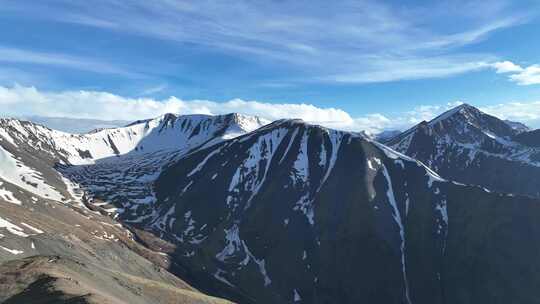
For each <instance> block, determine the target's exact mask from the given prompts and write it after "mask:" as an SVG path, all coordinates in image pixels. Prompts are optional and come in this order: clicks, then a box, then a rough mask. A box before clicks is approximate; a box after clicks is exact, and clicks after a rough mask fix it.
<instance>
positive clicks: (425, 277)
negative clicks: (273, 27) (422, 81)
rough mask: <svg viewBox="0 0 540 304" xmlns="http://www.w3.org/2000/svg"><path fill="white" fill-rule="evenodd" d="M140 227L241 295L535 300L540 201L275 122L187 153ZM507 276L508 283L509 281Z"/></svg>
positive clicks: (215, 289) (367, 144)
mask: <svg viewBox="0 0 540 304" xmlns="http://www.w3.org/2000/svg"><path fill="white" fill-rule="evenodd" d="M155 191H156V195H157V199H158V200H157V202H156V204H155V209H154V210H153V214H152V215H150V216H148V215H141V218H145V220H143V221H141V222H140V223H139V225H141V226H144V227H146V228H147V229H150V230H152V231H154V233H156V234H158V235H160V236H161V237H162V238H165V239H168V240H171V241H173V242H175V243H176V244H177V250H176V253H175V254H174V256H173V259H174V260H175V262H176V264H177V265H179V267H181V268H182V269H184V271H186V272H188V273H189V274H190V276H191V277H192V281H193V282H195V283H196V286H198V287H201V286H202V287H204V289H205V290H209V291H211V292H212V293H215V294H218V295H220V296H225V297H229V298H231V299H234V300H237V301H238V302H240V303H292V302H299V303H484V302H485V301H488V302H490V303H508V302H512V301H514V300H515V299H516V298H519V299H521V301H519V302H520V303H534V301H536V299H538V298H539V296H540V292H538V291H536V288H535V287H534V286H535V285H536V284H538V283H540V275H538V273H537V272H536V270H533V269H537V267H540V258H538V256H539V255H538V254H539V253H540V247H539V245H535V244H540V243H539V242H538V241H539V239H540V224H538V221H536V220H535V216H534V215H533V214H538V212H540V204H539V203H540V202H539V201H537V200H533V199H528V198H523V197H512V196H504V195H499V194H494V193H489V192H488V191H486V190H483V189H481V188H477V187H471V186H462V185H458V184H455V183H452V182H447V181H444V180H442V179H441V178H439V177H438V176H437V175H436V174H435V173H433V172H431V171H430V170H429V169H427V168H426V167H424V166H423V165H422V164H420V163H418V162H417V161H414V160H412V159H409V158H407V157H404V156H401V155H398V154H397V153H395V152H393V151H392V150H390V149H388V148H386V147H384V146H382V145H380V144H377V143H375V142H371V141H369V140H367V139H365V138H362V137H355V136H353V135H351V134H348V133H342V132H336V131H331V130H327V129H323V128H320V127H314V126H309V125H305V124H303V123H300V122H296V121H281V122H276V123H274V124H272V125H269V126H267V127H264V128H262V129H259V130H258V131H256V132H253V133H250V134H248V135H245V136H242V137H240V138H237V139H234V140H231V141H227V142H224V143H222V144H219V145H217V146H214V147H212V148H209V149H205V150H201V151H197V152H194V153H192V154H190V155H187V156H185V157H184V158H182V159H180V160H179V161H178V162H177V163H176V164H175V165H173V166H171V167H170V168H168V169H167V170H166V171H165V172H164V173H162V175H161V176H160V178H159V179H158V181H157V183H156V186H155ZM509 281H512V282H509Z"/></svg>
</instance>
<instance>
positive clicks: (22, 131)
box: [0, 114, 267, 164]
mask: <svg viewBox="0 0 540 304" xmlns="http://www.w3.org/2000/svg"><path fill="white" fill-rule="evenodd" d="M266 123H267V121H265V120H263V119H260V118H258V117H250V116H244V115H240V114H228V115H218V116H211V115H184V116H176V115H174V114H165V115H162V116H160V117H157V118H154V119H148V120H142V121H136V122H134V123H132V124H129V125H127V126H126V127H121V128H110V129H102V130H96V131H94V132H90V133H87V134H69V133H65V132H60V131H56V130H52V129H49V128H46V127H43V126H40V125H37V124H34V123H31V122H27V121H20V120H16V119H1V120H0V138H3V139H4V140H6V141H7V142H9V143H11V144H13V145H15V146H18V145H31V146H32V147H38V148H40V149H42V150H43V151H45V152H47V153H49V154H50V155H51V156H53V157H57V158H59V159H60V160H61V161H63V162H65V163H70V164H84V163H92V162H94V161H95V160H97V159H104V158H109V157H113V156H118V155H124V154H128V153H130V154H132V153H138V154H141V153H153V152H157V151H162V150H175V151H184V150H189V149H192V148H194V147H196V146H199V145H203V144H210V143H216V142H219V141H221V140H224V139H228V138H233V137H236V136H238V135H241V134H244V133H246V132H250V131H252V130H254V129H257V128H259V127H261V126H263V125H264V124H266Z"/></svg>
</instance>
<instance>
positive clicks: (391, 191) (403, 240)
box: [382, 165, 411, 304]
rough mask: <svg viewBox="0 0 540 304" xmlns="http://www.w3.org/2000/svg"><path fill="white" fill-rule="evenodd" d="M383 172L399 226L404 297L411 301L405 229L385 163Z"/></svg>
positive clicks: (393, 214) (393, 213) (389, 198)
mask: <svg viewBox="0 0 540 304" xmlns="http://www.w3.org/2000/svg"><path fill="white" fill-rule="evenodd" d="M382 169H383V174H384V177H385V178H386V182H387V185H388V190H387V192H386V195H387V196H388V202H389V203H390V206H391V207H392V210H393V211H392V216H393V217H394V220H395V222H396V224H397V225H398V228H399V235H400V237H401V267H402V272H403V282H404V285H405V298H406V300H407V303H409V304H410V303H411V300H410V297H409V283H408V280H407V269H406V266H405V229H404V226H403V223H402V221H401V214H400V212H399V208H398V206H397V202H396V198H395V197H394V189H393V187H392V180H391V178H390V175H389V174H388V170H387V169H386V166H385V165H382Z"/></svg>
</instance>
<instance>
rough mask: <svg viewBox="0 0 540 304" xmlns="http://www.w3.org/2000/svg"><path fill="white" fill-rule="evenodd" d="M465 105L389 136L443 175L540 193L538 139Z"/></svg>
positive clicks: (391, 142) (395, 146) (534, 133)
mask: <svg viewBox="0 0 540 304" xmlns="http://www.w3.org/2000/svg"><path fill="white" fill-rule="evenodd" d="M537 133H538V132H537V131H525V130H523V129H522V128H521V129H520V128H517V129H516V127H515V124H512V125H509V124H508V122H505V121H502V120H500V119H498V118H496V117H493V116H490V115H487V114H485V113H483V112H481V111H479V110H478V109H476V108H474V107H472V106H469V105H466V104H465V105H461V106H459V107H456V108H454V109H452V110H450V111H448V112H446V113H443V114H442V115H440V116H439V117H437V118H435V119H433V120H432V121H430V122H422V123H420V124H418V125H416V126H415V127H413V128H411V129H410V130H408V131H405V132H403V133H402V134H400V135H398V136H396V137H394V138H392V139H390V140H387V141H385V142H384V143H385V144H386V145H388V146H390V147H392V148H393V149H395V150H397V151H399V152H401V153H404V154H406V155H408V156H410V157H413V158H416V159H418V160H420V161H422V162H423V163H425V164H426V165H427V166H429V167H431V168H432V169H433V170H435V171H437V173H439V174H440V175H441V176H443V177H445V178H449V179H452V180H456V181H459V182H462V183H465V184H474V185H481V186H483V187H487V188H489V189H491V190H494V191H499V192H507V193H515V194H525V195H531V196H535V197H539V196H540V140H539V138H538V136H537Z"/></svg>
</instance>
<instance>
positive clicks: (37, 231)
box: [21, 222, 43, 234]
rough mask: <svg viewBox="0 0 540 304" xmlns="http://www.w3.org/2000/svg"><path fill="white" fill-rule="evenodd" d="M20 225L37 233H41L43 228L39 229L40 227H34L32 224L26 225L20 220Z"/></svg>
mask: <svg viewBox="0 0 540 304" xmlns="http://www.w3.org/2000/svg"><path fill="white" fill-rule="evenodd" d="M21 225H23V226H24V227H26V228H28V229H30V230H33V231H34V232H35V233H37V234H40V233H43V230H40V229H38V228H35V227H32V226H30V225H28V224H27V223H23V222H21Z"/></svg>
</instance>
